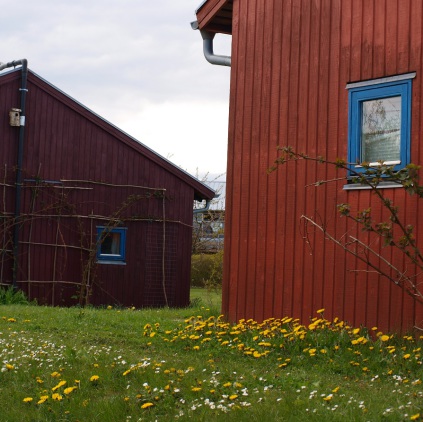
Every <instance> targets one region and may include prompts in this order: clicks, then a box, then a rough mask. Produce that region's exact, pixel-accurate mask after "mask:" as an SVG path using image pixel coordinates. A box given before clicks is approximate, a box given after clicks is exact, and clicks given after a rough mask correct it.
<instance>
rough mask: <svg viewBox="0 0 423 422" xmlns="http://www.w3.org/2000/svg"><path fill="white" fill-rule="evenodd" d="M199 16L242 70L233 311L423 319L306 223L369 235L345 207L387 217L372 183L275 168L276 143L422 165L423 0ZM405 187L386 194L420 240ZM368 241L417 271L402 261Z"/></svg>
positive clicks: (237, 88) (207, 5) (224, 10)
mask: <svg viewBox="0 0 423 422" xmlns="http://www.w3.org/2000/svg"><path fill="white" fill-rule="evenodd" d="M196 14H197V22H196V23H194V25H193V26H194V28H195V29H197V28H198V29H200V30H201V32H202V35H203V38H204V43H205V53H206V54H207V55H208V56H209V59H210V60H211V61H212V62H213V61H215V62H216V63H217V64H229V63H230V65H231V92H230V116H229V144H228V172H227V175H228V176H227V191H226V229H225V260H224V266H225V270H224V288H223V310H222V311H223V313H224V314H226V315H228V317H229V318H230V319H231V320H237V319H239V318H255V319H257V320H262V319H265V318H267V317H282V316H285V315H289V316H293V317H298V318H301V319H302V321H304V322H307V321H308V319H309V317H310V316H313V315H315V311H316V310H318V309H320V308H325V309H326V311H325V316H326V317H327V318H333V317H335V316H337V317H339V318H342V319H344V320H347V321H349V322H350V323H351V324H354V325H360V324H364V325H366V326H369V327H372V326H378V327H379V328H381V329H383V330H408V329H411V328H412V327H414V326H419V327H423V310H422V306H421V305H420V304H418V303H416V302H415V301H414V300H413V299H412V298H411V297H410V296H408V295H406V294H404V292H403V290H402V289H400V288H398V287H397V286H396V285H394V284H393V283H392V282H389V281H387V280H386V279H384V278H382V277H380V276H378V274H375V272H374V271H373V270H372V269H371V268H370V267H367V266H366V265H364V264H362V263H360V262H359V261H358V260H357V258H355V257H354V256H352V255H349V254H347V253H345V251H344V250H343V249H342V248H339V247H338V246H336V245H334V243H332V242H330V241H328V240H325V236H324V235H323V234H322V233H321V232H320V231H318V230H312V229H311V228H310V227H308V228H307V227H305V226H304V225H303V224H302V223H301V221H300V218H301V216H302V215H306V216H308V217H311V218H313V219H314V220H315V221H319V222H321V223H322V224H324V225H325V227H326V229H327V231H328V232H329V233H331V234H332V235H333V236H334V237H335V238H337V239H343V238H345V236H350V235H352V236H356V237H360V236H361V237H360V238H361V239H365V240H366V238H365V237H363V234H362V233H360V230H359V229H357V227H356V226H355V225H354V224H352V222H348V221H347V219H345V218H341V217H340V216H339V215H338V213H337V210H336V205H337V204H340V203H350V204H351V206H352V210H353V212H354V211H355V210H356V211H358V210H362V209H364V208H368V207H372V210H373V215H374V218H375V220H376V221H381V220H382V219H384V218H385V217H386V215H385V214H384V213H383V210H381V207H380V204H379V203H378V201H377V200H376V198H375V196H374V195H372V194H371V192H370V191H369V190H366V189H362V186H360V185H356V184H354V183H351V181H349V180H348V179H347V176H348V174H345V173H346V172H344V173H342V172H340V171H337V170H336V169H334V168H332V167H330V166H324V165H319V164H315V163H312V162H309V161H308V162H304V161H301V162H296V163H291V164H288V165H285V166H283V167H280V168H279V170H278V171H277V172H275V173H272V174H267V169H268V168H269V167H271V166H272V165H273V163H274V161H275V159H276V158H277V156H278V152H277V146H278V145H281V146H284V145H290V146H292V147H293V148H294V149H295V150H296V151H298V152H304V153H307V154H308V155H310V156H323V157H326V158H327V159H329V160H335V159H336V158H337V157H343V158H348V159H349V160H350V162H358V163H360V162H361V161H366V162H369V161H370V162H373V161H375V162H376V161H378V160H379V159H381V160H383V161H388V162H390V163H392V164H393V165H395V166H397V168H400V167H401V166H405V165H406V164H407V163H409V162H413V163H416V164H422V163H423V148H422V142H421V125H422V114H423V108H422V100H423V95H422V94H423V87H422V76H423V61H422V59H423V56H422V39H423V33H422V19H423V3H422V2H421V1H415V0H380V1H379V0H377V1H376V0H374V1H373V0H248V1H243V0H207V1H205V2H203V3H202V4H201V6H200V7H199V9H198V10H197V11H196ZM216 33H223V34H231V35H232V53H231V58H230V59H227V58H219V57H217V58H216V57H213V56H214V52H213V51H212V49H211V48H210V44H211V46H212V43H213V35H214V34H216ZM210 56H211V57H210ZM210 71H213V70H212V69H211V70H210ZM372 107H373V109H372ZM378 107H379V108H378ZM372 110H373V112H372ZM375 110H376V111H375ZM372 113H373V114H372ZM375 113H376V114H375ZM375 116H377V117H376V118H374V119H373V120H372V117H375ZM387 116H388V117H389V118H388V117H387ZM372 122H373V123H372ZM372 125H373V126H372ZM372 140H374V141H375V143H372V142H371V141H372ZM384 148H385V150H386V151H385V150H384ZM357 160H358V161H357ZM357 169H359V167H357ZM337 178H339V179H340V180H338V181H335V182H333V183H329V184H325V185H322V186H319V187H316V186H314V183H315V182H316V181H318V180H329V179H337ZM395 186H396V185H393V184H390V183H389V182H387V183H386V184H385V186H384V187H385V189H384V194H385V195H386V197H388V198H391V199H392V200H393V201H394V202H395V204H396V205H398V206H399V207H400V213H401V214H400V215H401V218H403V220H404V221H406V222H407V223H408V224H413V225H415V226H416V227H417V228H416V232H415V234H416V237H417V239H418V240H419V239H420V244H422V241H421V239H422V238H423V225H422V224H419V218H418V217H419V216H420V215H422V211H423V210H422V206H423V202H422V201H420V200H419V199H417V198H415V197H409V196H407V194H406V193H405V192H404V189H402V188H395ZM370 241H371V242H373V243H372V247H373V248H375V249H376V250H377V251H380V253H382V255H383V256H384V257H386V258H387V259H389V260H390V261H391V262H393V264H394V265H395V266H397V268H402V269H403V270H404V271H406V272H407V274H409V275H411V274H413V270H414V269H413V268H412V266H410V265H407V264H406V261H404V259H403V257H402V256H400V255H398V254H395V253H394V251H393V250H392V249H390V248H381V246H380V245H379V244H378V242H379V240H378V239H373V238H370Z"/></svg>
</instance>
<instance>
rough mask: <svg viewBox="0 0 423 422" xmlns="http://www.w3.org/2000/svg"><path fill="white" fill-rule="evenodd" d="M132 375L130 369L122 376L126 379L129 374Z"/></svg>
mask: <svg viewBox="0 0 423 422" xmlns="http://www.w3.org/2000/svg"><path fill="white" fill-rule="evenodd" d="M130 373H131V370H130V369H127V370H126V371H125V372H124V373H123V374H122V375H123V376H124V377H126V376H127V375H128V374H130Z"/></svg>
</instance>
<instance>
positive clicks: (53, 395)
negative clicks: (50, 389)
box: [51, 393, 63, 401]
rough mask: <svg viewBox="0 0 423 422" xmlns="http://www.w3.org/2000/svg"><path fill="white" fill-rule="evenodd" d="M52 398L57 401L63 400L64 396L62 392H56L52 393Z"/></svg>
mask: <svg viewBox="0 0 423 422" xmlns="http://www.w3.org/2000/svg"><path fill="white" fill-rule="evenodd" d="M51 398H52V399H53V400H56V401H61V400H63V396H62V395H61V394H59V393H54V394H52V395H51Z"/></svg>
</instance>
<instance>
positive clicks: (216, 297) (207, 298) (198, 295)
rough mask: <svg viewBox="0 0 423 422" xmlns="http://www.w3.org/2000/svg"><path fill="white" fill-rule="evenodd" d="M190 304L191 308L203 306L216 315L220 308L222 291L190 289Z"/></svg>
mask: <svg viewBox="0 0 423 422" xmlns="http://www.w3.org/2000/svg"><path fill="white" fill-rule="evenodd" d="M191 303H192V305H193V306H197V307H198V306H203V307H205V308H208V309H209V310H213V311H214V312H216V313H220V311H221V307H222V291H221V290H220V289H204V288H200V287H192V288H191Z"/></svg>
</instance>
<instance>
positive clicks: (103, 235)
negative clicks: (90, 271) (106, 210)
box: [97, 226, 127, 264]
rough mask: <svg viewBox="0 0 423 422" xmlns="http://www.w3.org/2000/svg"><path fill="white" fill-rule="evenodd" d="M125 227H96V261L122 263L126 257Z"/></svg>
mask: <svg viewBox="0 0 423 422" xmlns="http://www.w3.org/2000/svg"><path fill="white" fill-rule="evenodd" d="M126 230H127V229H126V227H115V228H108V227H104V226H98V227H97V261H98V262H100V263H110V264H112V263H116V264H117V263H124V262H125V255H126Z"/></svg>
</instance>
